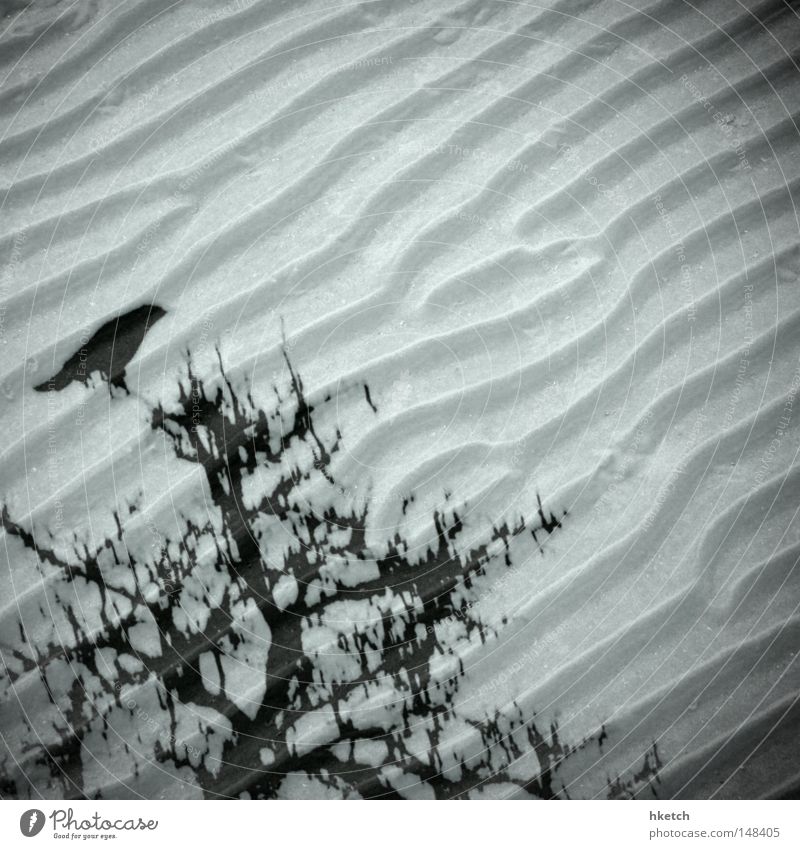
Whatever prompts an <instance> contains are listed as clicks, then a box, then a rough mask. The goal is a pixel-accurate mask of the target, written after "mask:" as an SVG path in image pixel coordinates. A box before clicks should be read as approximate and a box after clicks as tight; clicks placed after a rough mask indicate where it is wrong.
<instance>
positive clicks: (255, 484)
mask: <svg viewBox="0 0 800 849" xmlns="http://www.w3.org/2000/svg"><path fill="white" fill-rule="evenodd" d="M283 356H284V360H285V363H286V367H287V369H288V381H287V383H288V385H287V386H286V388H284V389H279V388H278V387H277V386H275V387H273V389H272V391H273V394H274V403H273V404H271V405H267V406H269V409H264V408H263V405H258V404H256V403H255V402H254V400H253V396H252V394H251V392H250V391H249V390H247V389H244V390H240V391H238V392H237V391H236V390H235V388H234V383H233V382H232V380H231V379H230V377H229V376H228V374H227V373H226V371H225V369H224V367H223V363H222V359H221V357H219V355H218V362H219V375H218V376H215V377H214V379H211V380H207V381H204V380H202V379H200V377H198V375H197V374H196V373H195V371H194V366H193V363H192V359H191V357H189V358H188V361H187V371H186V375H185V379H184V380H183V382H182V383H181V387H180V394H179V398H178V401H177V403H172V404H168V405H166V406H158V407H157V408H156V409H154V410H153V411H152V416H151V424H152V428H153V430H154V431H155V432H156V433H161V434H164V438H165V444H166V445H167V446H171V450H173V451H174V453H175V455H176V456H177V457H178V458H180V459H181V460H183V461H185V462H187V463H190V464H195V465H196V466H199V467H201V468H202V470H203V473H204V478H205V489H204V492H205V514H206V516H207V521H206V522H205V523H203V524H199V523H197V522H196V521H195V520H194V519H191V518H185V520H184V522H185V526H184V530H183V533H182V538H181V539H180V540H171V541H168V542H167V544H164V545H162V546H160V547H159V548H158V550H157V552H156V553H155V554H154V555H153V556H152V557H150V558H144V557H142V556H140V555H139V554H138V553H132V550H131V547H129V546H128V544H127V543H128V539H127V534H128V531H127V527H128V520H130V519H131V518H132V517H134V516H135V513H136V508H135V507H134V506H132V507H131V508H130V515H129V516H127V517H126V516H122V515H118V514H117V515H116V526H117V532H116V535H114V536H113V537H111V538H108V539H106V540H105V541H104V543H103V545H102V546H100V547H99V548H98V549H97V550H94V551H88V550H86V548H85V547H83V548H80V549H76V553H75V555H74V556H71V557H67V556H65V555H64V553H63V552H59V551H58V550H57V549H56V547H55V546H52V547H51V548H47V547H43V546H42V545H41V541H40V540H35V539H34V536H33V532H32V531H28V530H26V529H25V528H23V527H22V525H21V524H18V523H16V522H15V521H13V520H12V518H11V517H10V515H9V512H8V510H7V509H6V508H5V507H4V508H3V511H2V518H3V525H4V527H5V530H6V532H7V533H8V534H10V535H13V536H16V537H17V538H18V539H19V540H20V541H21V542H22V543H23V544H24V546H25V547H26V548H28V549H31V550H33V551H36V552H37V555H38V560H39V563H40V566H41V570H42V574H43V577H46V578H47V580H48V582H49V583H48V586H49V587H50V589H49V590H48V592H49V593H50V598H52V603H53V606H54V609H57V610H58V611H59V615H58V616H57V617H56V620H58V619H59V617H62V616H63V617H64V621H65V622H67V623H68V625H67V633H68V635H69V636H68V638H67V639H64V638H63V633H64V630H63V629H62V630H61V631H60V632H59V633H60V634H61V635H62V637H61V638H60V639H59V638H57V637H56V636H53V635H51V636H48V637H47V638H46V640H44V643H43V640H42V639H41V638H39V639H33V638H32V637H31V635H30V634H29V633H27V631H26V628H25V627H24V626H23V625H22V624H21V625H20V640H21V643H20V644H19V645H18V646H15V647H14V648H13V649H12V650H7V649H5V648H4V650H3V653H4V658H6V669H5V679H6V680H5V684H6V689H7V690H8V688H13V687H14V685H15V683H17V682H21V681H22V680H23V679H24V678H25V677H26V676H28V677H29V678H31V677H34V678H38V681H40V682H41V689H42V692H43V693H45V694H46V699H47V702H48V705H47V707H48V709H47V710H43V711H42V712H41V713H42V716H43V717H44V721H42V719H41V718H40V719H39V721H38V726H37V721H36V718H35V717H34V716H32V715H31V713H30V712H25V711H22V712H21V713H20V711H17V713H19V714H20V716H19V717H17V718H16V719H13V721H12V720H11V719H9V720H8V723H7V727H10V725H13V724H14V723H16V724H17V726H19V729H20V730H18V732H17V735H16V737H15V738H14V739H18V740H19V741H20V742H19V743H18V745H17V749H18V750H17V751H16V752H14V753H13V754H14V758H13V764H12V759H11V758H10V757H6V758H5V764H6V768H5V776H4V779H3V787H2V792H3V793H4V795H10V796H25V795H34V794H42V795H51V796H56V797H81V796H101V795H105V796H112V797H113V796H124V795H130V794H131V793H138V794H141V795H148V796H152V795H163V796H174V795H182V794H184V795H185V794H186V793H189V792H192V793H194V792H202V794H204V795H205V796H206V797H212V798H213V797H231V796H243V797H247V796H249V797H251V798H273V797H276V796H278V795H281V794H284V795H286V794H289V795H291V794H292V792H293V790H292V787H293V785H292V781H293V780H295V779H300V780H301V781H306V783H307V784H310V785H311V787H312V789H311V790H310V791H309V792H311V793H312V795H319V794H320V793H323V792H329V793H330V794H331V795H335V796H351V795H356V796H357V795H360V796H363V797H367V798H377V797H380V798H405V797H409V796H411V795H415V794H417V793H420V792H422V791H423V790H424V792H426V793H430V794H433V795H435V796H436V797H437V798H451V797H459V796H460V797H464V796H466V795H467V794H468V793H469V792H470V791H472V790H473V789H475V788H478V787H482V786H486V785H487V784H492V783H496V784H502V785H504V786H505V785H509V786H512V785H516V787H517V788H518V789H519V791H520V793H522V794H523V795H524V793H528V794H531V795H534V796H537V797H540V798H555V797H558V796H565V795H566V789H565V788H564V786H563V784H562V783H560V782H559V780H558V777H557V772H558V769H559V766H560V764H561V763H562V762H563V761H564V760H565V759H566V758H569V757H570V756H571V755H572V754H573V753H574V752H575V751H576V749H577V748H580V747H583V746H586V745H588V744H589V743H590V742H593V744H594V745H597V744H598V742H599V744H600V745H601V746H602V742H603V739H605V737H606V736H607V735H606V732H605V729H602V736H600V737H599V741H598V739H597V738H595V739H594V740H588V739H587V740H581V741H578V742H577V744H575V745H570V744H568V743H566V742H564V741H562V740H561V739H560V736H559V730H558V727H557V726H556V725H554V724H552V725H549V726H547V727H545V728H540V727H539V726H538V724H537V722H538V720H537V719H536V717H534V716H526V715H524V714H523V712H522V710H521V709H520V708H519V707H518V706H517V705H516V704H513V705H511V706H510V707H509V708H508V709H505V710H503V711H500V710H497V709H492V710H491V711H486V712H485V715H484V716H482V717H481V718H479V719H476V718H475V714H474V711H473V712H471V713H469V714H465V713H464V711H463V710H461V709H460V707H459V703H458V700H457V698H456V697H457V696H458V695H459V693H460V688H461V686H462V683H463V681H464V677H465V669H464V665H463V660H462V659H461V655H460V653H459V651H458V646H457V643H458V642H459V641H461V642H462V644H465V643H469V642H470V641H477V642H478V643H480V642H485V641H487V640H492V639H493V638H494V637H495V636H496V634H495V632H494V630H493V628H492V627H490V626H488V625H486V624H485V623H483V622H482V621H481V618H480V615H479V614H478V612H477V609H476V607H475V606H474V602H473V600H474V598H475V596H476V592H477V590H476V587H475V581H476V579H478V578H480V577H482V576H485V575H486V570H487V567H488V566H489V565H490V564H491V565H492V566H493V568H494V567H495V566H496V565H499V566H501V567H503V568H505V567H508V566H510V565H511V564H512V554H511V545H510V544H511V542H512V540H514V539H516V538H523V537H526V538H528V539H529V540H530V543H529V544H530V545H531V546H534V547H541V546H542V545H543V543H544V541H545V540H546V539H547V537H549V535H551V534H553V533H556V532H557V531H559V530H560V528H561V519H563V516H562V517H560V518H557V517H556V516H555V515H553V514H552V513H550V514H548V513H546V512H545V510H544V508H543V506H542V503H541V501H540V502H539V509H538V513H537V515H536V516H535V517H534V518H533V520H532V521H529V520H526V519H525V518H524V517H520V518H519V520H518V521H516V522H513V523H509V522H502V523H499V524H496V525H495V526H494V527H492V528H491V529H490V530H489V531H488V533H487V534H486V538H485V540H484V541H483V542H482V543H481V544H478V545H473V546H468V545H465V544H464V543H462V540H463V539H464V536H465V534H464V521H463V518H462V515H460V512H459V510H457V509H455V508H453V507H451V506H450V502H449V501H448V502H447V503H446V506H445V508H443V509H442V510H441V511H437V512H435V513H434V515H433V526H434V528H435V538H434V540H433V543H432V544H431V545H430V546H429V547H428V548H427V550H425V551H424V552H423V553H421V554H419V553H413V552H411V551H410V550H409V545H408V542H407V541H406V540H404V539H403V538H402V537H401V535H400V533H399V531H396V532H395V534H394V536H393V537H392V538H391V539H388V540H386V543H385V545H384V546H383V547H382V548H381V551H380V552H378V553H376V552H374V551H372V550H370V548H369V546H368V545H367V543H366V527H367V518H368V509H369V502H368V500H367V502H366V503H365V504H364V505H363V506H362V507H360V508H356V507H355V506H353V503H354V502H353V503H350V502H351V501H352V500H351V499H348V497H347V493H346V491H345V489H344V488H343V487H342V486H340V485H339V484H338V483H337V481H336V480H335V478H334V475H333V470H332V458H333V456H334V455H335V454H336V453H337V451H339V450H340V445H341V433H340V432H339V431H336V432H335V433H334V434H333V435H332V436H330V437H327V438H326V437H325V436H324V435H321V434H319V433H318V432H317V427H316V425H315V416H314V413H315V408H314V406H312V405H311V404H310V403H309V401H308V400H307V398H306V395H305V392H304V387H303V382H302V380H301V378H300V376H299V375H298V374H297V372H296V371H295V370H294V367H293V365H292V363H291V361H290V358H289V356H288V354H287V353H286V351H285V350H284V353H283ZM365 396H366V398H365V403H366V402H368V406H369V408H371V409H373V410H374V405H373V404H372V402H371V399H370V396H369V390H368V388H365ZM329 400H330V399H329V398H327V399H325V400H324V401H323V402H322V403H326V402H327V401H329ZM365 414H366V411H365ZM320 492H322V493H324V495H322V496H320V495H319V493H320ZM412 499H413V495H409V500H408V501H407V502H406V503H405V504H404V505H403V510H404V512H405V509H406V507H407V506H408V505H409V504H410V501H411V500H412ZM348 505H349V506H348ZM461 513H463V510H462V511H461ZM67 592H71V593H73V594H74V595H75V596H77V597H80V598H84V599H87V598H88V599H90V600H91V601H90V602H89V603H91V604H93V605H94V606H95V608H96V610H97V612H98V616H99V621H100V623H101V624H100V625H99V626H98V627H95V628H89V627H88V626H87V625H86V622H85V621H84V620H83V619H82V618H81V616H79V615H77V613H76V607H75V604H74V603H73V602H71V601H70V600H69V599H70V598H72V597H71V596H69V597H68V595H67ZM454 633H455V634H456V636H457V639H456V638H454V637H453V634H454ZM143 646H144V649H142V647H143ZM143 655H144V657H143ZM31 686H33V685H31ZM34 689H35V688H34ZM461 695H463V694H461ZM15 716H16V715H15ZM43 727H44V728H45V731H44V732H43V731H42V728H43ZM11 736H12V737H13V735H11ZM9 739H11V738H9ZM7 746H8V748H9V749H11V748H13V744H9V743H7ZM521 763H524V764H525V765H526V767H525V770H523V771H524V772H525V773H526V774H525V777H524V778H521V777H520V768H519V765H520V764H521ZM154 764H155V765H157V766H154ZM650 778H652V775H651V774H648V775H646V776H645V779H646V780H649V779H650ZM609 786H610V785H609ZM512 789H513V788H512ZM624 789H627V788H626V787H623V784H622V782H621V781H620V780H619V779H618V780H617V784H615V785H614V787H613V792H614V795H617V796H618V795H620V794H621V793H622V791H623V790H624ZM633 789H635V788H633Z"/></svg>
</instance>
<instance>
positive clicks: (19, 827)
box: [0, 800, 800, 849]
mask: <svg viewBox="0 0 800 849" xmlns="http://www.w3.org/2000/svg"><path fill="white" fill-rule="evenodd" d="M34 805H35V807H34ZM356 806H357V807H356ZM401 806H402V807H401ZM0 821H1V822H0V843H1V844H2V845H3V846H6V847H8V846H26V847H28V849H31V847H34V846H36V845H37V843H38V844H40V845H41V844H42V843H43V842H46V843H47V845H52V841H53V840H57V841H59V843H60V845H63V844H64V843H66V842H69V843H73V844H75V843H76V842H77V841H80V842H81V843H83V844H85V843H86V842H94V843H105V844H109V843H111V845H113V846H119V847H121V846H141V847H145V846H172V847H176V849H184V848H185V849H197V848H199V847H224V849H229V848H230V849H232V847H234V846H242V845H244V841H250V840H252V841H253V845H255V846H262V845H263V846H275V845H278V846H297V847H300V849H305V847H314V846H321V847H324V849H357V847H361V846H368V847H372V846H380V849H395V848H396V849H401V847H402V849H409V847H410V846H419V847H422V849H435V847H436V846H437V842H438V841H442V843H443V845H445V846H452V845H458V846H463V847H468V849H471V847H489V849H495V847H498V846H502V849H509V847H516V846H520V847H524V849H529V847H530V849H538V847H540V846H542V845H550V846H557V847H561V846H565V847H572V846H576V847H577V846H581V847H583V846H586V847H596V846H612V847H614V849H623V847H637V849H639V847H643V846H703V845H710V846H714V847H719V849H723V847H726V846H737V847H745V846H747V847H762V846H768V847H774V849H778V847H792V849H794V847H797V846H800V803H799V802H795V801H781V802H775V801H753V802H741V801H735V802H730V801H722V802H714V801H711V802H708V801H707V802H685V803H677V802H664V803H651V802H640V801H635V802H627V803H624V802H620V803H614V802H607V801H570V802H551V803H546V802H539V803H534V802H518V803H516V804H513V803H505V802H473V803H467V804H465V803H461V804H459V805H457V806H455V805H454V804H449V805H448V804H443V803H442V804H437V803H435V802H405V803H393V802H370V803H364V804H360V805H359V804H358V803H350V804H345V803H336V802H313V801H311V802H309V801H303V802H299V801H298V802H234V801H227V802H177V801H173V802H152V801H146V800H142V801H126V802H104V801H101V802H82V801H81V802H45V801H36V802H3V803H2V804H1V805H0ZM112 841H113V843H112ZM455 841H457V842H458V843H457V844H455Z"/></svg>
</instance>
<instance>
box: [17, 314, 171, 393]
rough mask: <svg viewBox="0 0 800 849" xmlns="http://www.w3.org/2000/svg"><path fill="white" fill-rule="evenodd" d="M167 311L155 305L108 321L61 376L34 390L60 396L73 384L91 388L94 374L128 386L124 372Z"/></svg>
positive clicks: (75, 356)
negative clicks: (77, 383) (81, 384)
mask: <svg viewBox="0 0 800 849" xmlns="http://www.w3.org/2000/svg"><path fill="white" fill-rule="evenodd" d="M166 314H167V313H166V310H163V309H161V307H159V306H157V305H156V304H153V305H152V306H150V305H149V304H146V305H145V306H142V307H137V308H136V309H135V310H131V311H130V312H126V313H124V314H123V315H120V316H117V317H116V318H112V319H111V320H110V321H107V322H106V323H105V324H104V325H103V326H102V327H101V328H100V329H99V330H98V331H97V333H95V334H94V336H92V338H91V339H90V340H89V341H88V342H86V343H85V344H84V345H82V346H81V347H80V349H79V350H78V351H76V352H75V353H74V354H73V355H72V356H71V357H70V358H69V359H68V360H67V361H66V362H65V363H64V365H63V366H62V368H61V371H59V372H58V374H55V375H53V376H52V377H51V378H49V379H48V380H45V381H44V382H43V383H40V384H39V385H38V386H35V387H34V389H35V390H36V391H37V392H53V391H55V392H58V391H60V390H61V389H64V387H66V386H69V384H70V383H72V382H73V381H80V382H81V383H83V384H88V382H89V377H90V376H91V374H92V373H93V372H96V371H99V372H100V374H101V376H102V377H103V379H104V380H107V381H108V382H109V383H110V384H111V385H112V386H117V387H122V388H124V389H126V390H127V387H126V386H125V369H126V367H127V365H128V363H129V362H130V361H131V360H132V359H133V356H134V354H135V353H136V351H137V350H138V349H139V346H140V345H141V344H142V340H143V339H144V336H145V333H147V331H148V330H149V329H150V328H151V327H152V326H153V325H154V324H155V323H156V322H157V321H158V320H159V319H160V318H162V317H163V316H165V315H166Z"/></svg>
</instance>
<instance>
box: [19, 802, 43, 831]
mask: <svg viewBox="0 0 800 849" xmlns="http://www.w3.org/2000/svg"><path fill="white" fill-rule="evenodd" d="M43 828H44V814H43V813H42V812H41V811H40V810H39V809H38V808H31V809H30V810H29V811H25V813H24V814H23V815H22V816H21V817H20V818H19V830H20V831H21V832H22V833H23V834H24V835H25V837H36V835H37V834H38V833H39V832H40V831H41V830H42V829H43Z"/></svg>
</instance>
